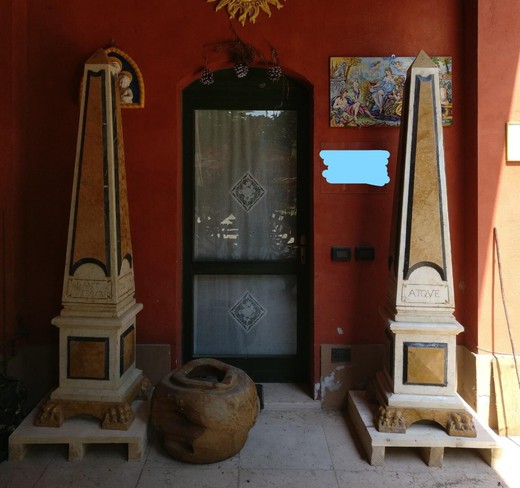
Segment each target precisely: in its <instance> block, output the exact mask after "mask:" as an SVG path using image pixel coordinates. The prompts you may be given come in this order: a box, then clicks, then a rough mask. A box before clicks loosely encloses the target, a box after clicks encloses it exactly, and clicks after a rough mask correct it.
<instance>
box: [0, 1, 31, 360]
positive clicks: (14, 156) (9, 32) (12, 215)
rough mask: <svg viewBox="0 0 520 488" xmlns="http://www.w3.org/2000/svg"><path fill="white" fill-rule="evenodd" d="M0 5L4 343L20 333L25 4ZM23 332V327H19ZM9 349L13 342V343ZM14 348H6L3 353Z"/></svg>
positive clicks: (0, 333)
mask: <svg viewBox="0 0 520 488" xmlns="http://www.w3.org/2000/svg"><path fill="white" fill-rule="evenodd" d="M25 3H26V2H25V1H24V0H20V1H19V2H1V3H0V66H2V72H3V73H4V76H3V77H2V89H1V90H0V107H1V108H0V343H2V342H4V341H6V340H9V339H11V338H12V337H13V336H14V335H15V334H16V333H17V330H16V329H17V325H18V324H17V315H18V313H19V312H20V310H21V308H22V304H21V297H22V293H21V284H22V276H21V273H20V270H21V263H22V253H21V250H20V248H19V243H20V230H21V217H22V216H21V204H20V187H21V185H20V175H21V171H22V159H23V158H22V154H23V137H24V124H23V120H24V116H25V114H24V110H23V102H22V92H23V86H24V69H25V49H26V32H25V28H26V5H25ZM18 332H20V331H18ZM9 347H10V345H9ZM9 350H10V349H8V348H7V349H2V348H1V347H0V354H2V353H4V354H5V353H6V352H8V351H9Z"/></svg>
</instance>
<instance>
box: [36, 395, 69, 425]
mask: <svg viewBox="0 0 520 488" xmlns="http://www.w3.org/2000/svg"><path fill="white" fill-rule="evenodd" d="M64 421H65V414H64V412H63V408H62V406H61V404H60V403H58V402H54V401H52V400H47V401H46V402H45V403H44V404H43V405H42V407H41V408H40V412H39V413H38V415H37V417H36V419H35V420H34V425H36V426H37V427H60V426H61V424H63V422H64Z"/></svg>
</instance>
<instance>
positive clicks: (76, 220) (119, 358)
mask: <svg viewBox="0 0 520 488" xmlns="http://www.w3.org/2000/svg"><path fill="white" fill-rule="evenodd" d="M134 293H135V285H134V272H133V262H132V244H131V239H130V225H129V215H128V203H127V192H126V176H125V160H124V148H123V132H122V125H121V112H120V101H119V94H118V86H117V84H116V80H115V77H114V75H113V74H112V71H111V64H110V60H109V59H108V57H107V56H106V54H105V52H104V51H103V50H102V49H99V50H98V51H97V52H96V53H95V54H93V55H92V56H91V57H90V59H89V60H88V61H87V62H86V64H85V68H84V78H83V84H82V96H81V111H80V121H79V130H78V140H77V149H76V163H75V174H74V185H73V194H72V203H71V212H70V221H69V234H68V243H67V253H66V262H65V277H64V283H63V297H62V299H63V309H62V311H61V313H60V315H59V316H57V317H55V318H54V319H53V320H52V323H53V324H54V325H56V326H57V327H58V328H59V336H60V338H59V341H60V344H59V354H60V371H59V387H58V388H57V389H56V390H54V391H53V392H52V393H51V396H50V398H49V400H48V401H47V402H46V403H44V404H43V406H42V407H41V410H40V413H39V415H38V416H37V418H36V421H35V424H36V425H38V426H52V427H59V426H60V425H61V424H62V423H63V421H64V420H66V419H67V418H68V417H72V416H74V415H79V414H88V415H92V416H94V417H97V418H99V419H100V420H101V421H102V424H101V426H102V427H103V428H109V429H120V430H125V429H127V428H128V427H129V426H130V425H131V424H132V422H133V419H134V412H133V410H132V407H131V402H132V400H133V399H134V397H135V396H136V394H137V393H138V392H139V391H140V389H141V388H142V386H143V384H144V383H145V381H144V378H143V374H142V372H141V371H140V370H138V369H136V367H135V337H136V315H137V313H138V312H139V311H140V310H141V309H142V305H141V304H139V303H136V300H135V298H134Z"/></svg>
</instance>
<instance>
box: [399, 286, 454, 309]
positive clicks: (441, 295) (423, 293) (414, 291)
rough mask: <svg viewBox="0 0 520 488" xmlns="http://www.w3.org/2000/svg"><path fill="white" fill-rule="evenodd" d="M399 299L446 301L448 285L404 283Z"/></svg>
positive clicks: (407, 300) (442, 302)
mask: <svg viewBox="0 0 520 488" xmlns="http://www.w3.org/2000/svg"><path fill="white" fill-rule="evenodd" d="M401 299H402V301H403V302H407V303H433V304H437V303H439V304H444V303H448V301H449V297H448V286H447V285H416V284H410V283H404V284H403V291H402V296H401Z"/></svg>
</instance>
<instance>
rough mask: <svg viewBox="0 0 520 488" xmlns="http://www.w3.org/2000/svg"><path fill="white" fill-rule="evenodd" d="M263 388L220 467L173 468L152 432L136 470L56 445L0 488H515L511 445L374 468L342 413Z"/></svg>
mask: <svg viewBox="0 0 520 488" xmlns="http://www.w3.org/2000/svg"><path fill="white" fill-rule="evenodd" d="M264 388H265V399H266V408H265V409H264V410H263V411H262V412H261V413H260V415H259V417H258V420H257V422H256V425H255V426H254V427H253V428H252V429H251V431H250V433H249V439H248V441H247V443H246V445H245V446H244V448H243V449H242V451H241V452H240V453H239V454H237V455H236V456H234V457H233V458H231V459H228V460H226V461H223V462H221V463H216V464H212V465H204V466H193V465H187V464H183V463H180V462H177V461H175V460H173V459H171V458H170V457H168V455H166V454H165V453H164V452H163V451H162V449H161V446H160V442H159V440H158V438H157V436H156V435H154V434H153V433H152V436H151V439H150V443H149V446H148V449H147V452H146V455H145V456H144V459H143V460H142V461H141V462H128V461H127V460H126V448H125V446H124V445H92V446H88V448H87V452H86V454H85V458H84V459H83V461H80V462H69V461H67V448H66V447H65V446H61V445H54V446H52V445H51V446H31V448H30V449H29V452H28V454H27V456H26V457H25V459H24V460H22V461H10V462H3V463H1V464H0V487H2V488H4V487H12V488H26V487H38V488H44V487H45V488H62V487H63V488H64V487H73V488H91V487H111V488H112V487H115V488H132V487H139V488H162V487H175V488H204V487H208V488H246V487H247V488H257V487H259V488H260V487H261V488H266V487H283V488H293V487H294V488H307V487H312V488H314V487H317V488H329V487H334V488H357V487H370V488H372V487H374V488H378V487H385V488H393V487H396V488H397V487H399V488H402V487H414V488H421V487H424V488H430V487H439V488H440V487H446V488H447V487H457V488H465V487H468V488H469V487H471V488H473V487H486V488H487V487H490V488H491V487H511V488H513V487H520V466H518V467H517V465H520V447H519V445H517V444H515V443H514V442H512V441H509V440H505V441H506V442H507V446H508V447H507V448H506V449H505V453H504V456H503V459H502V460H501V462H500V463H499V467H498V468H497V471H495V470H493V469H492V468H490V467H489V466H488V465H487V464H486V463H485V462H484V461H483V460H482V459H481V458H480V456H479V455H478V453H477V452H476V450H474V449H448V450H446V453H445V456H444V466H443V468H430V467H428V466H426V465H425V464H424V462H423V461H422V459H421V458H420V457H419V454H418V452H416V450H414V449H408V448H407V449H405V448H393V449H392V448H389V449H387V452H386V458H385V466H378V467H374V466H370V465H369V464H368V463H367V462H366V461H365V460H364V454H363V452H362V449H361V446H360V445H359V442H358V441H357V435H356V432H355V430H354V429H353V426H352V424H351V422H350V419H349V418H348V417H347V416H346V414H345V413H341V412H335V411H325V410H321V409H320V408H319V404H318V403H316V402H313V401H312V400H310V399H309V398H308V397H307V396H305V395H303V394H302V393H301V392H300V391H299V390H298V388H297V387H294V386H292V387H291V386H288V385H285V386H280V385H265V386H264ZM515 470H516V471H515Z"/></svg>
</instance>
